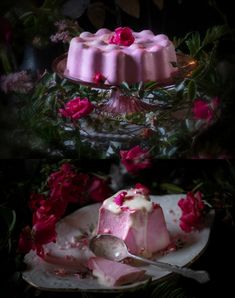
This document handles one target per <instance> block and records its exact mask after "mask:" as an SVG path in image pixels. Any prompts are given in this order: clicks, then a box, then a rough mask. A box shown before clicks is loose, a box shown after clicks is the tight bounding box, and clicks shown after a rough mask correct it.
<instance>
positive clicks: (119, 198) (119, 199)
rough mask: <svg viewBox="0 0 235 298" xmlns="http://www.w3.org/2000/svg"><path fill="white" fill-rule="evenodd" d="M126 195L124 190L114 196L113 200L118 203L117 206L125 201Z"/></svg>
mask: <svg viewBox="0 0 235 298" xmlns="http://www.w3.org/2000/svg"><path fill="white" fill-rule="evenodd" d="M126 195H127V192H126V191H122V192H121V193H120V194H118V195H117V196H116V197H115V198H114V200H113V201H114V202H115V203H116V204H117V205H118V206H122V205H123V202H124V201H125V196H126Z"/></svg>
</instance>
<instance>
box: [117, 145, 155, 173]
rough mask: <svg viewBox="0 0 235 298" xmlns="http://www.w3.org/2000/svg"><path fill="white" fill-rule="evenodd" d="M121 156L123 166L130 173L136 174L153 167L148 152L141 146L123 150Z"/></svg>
mask: <svg viewBox="0 0 235 298" xmlns="http://www.w3.org/2000/svg"><path fill="white" fill-rule="evenodd" d="M120 156H121V162H122V164H123V165H124V166H125V168H126V169H127V171H128V172H129V173H132V174H135V173H137V172H138V171H139V170H143V169H146V168H149V167H151V161H150V154H149V152H148V150H144V149H142V148H141V147H140V146H139V145H137V146H135V147H133V148H132V149H130V150H121V151H120Z"/></svg>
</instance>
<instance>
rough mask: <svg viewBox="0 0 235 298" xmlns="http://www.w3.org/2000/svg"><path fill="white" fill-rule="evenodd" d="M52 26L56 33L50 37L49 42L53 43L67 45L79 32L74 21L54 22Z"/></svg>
mask: <svg viewBox="0 0 235 298" xmlns="http://www.w3.org/2000/svg"><path fill="white" fill-rule="evenodd" d="M54 25H55V27H57V30H58V31H57V32H56V33H55V34H54V35H51V36H50V40H51V41H52V42H55V43H58V42H62V43H69V42H70V40H71V38H72V37H73V35H77V34H78V33H79V32H80V27H79V25H78V23H77V22H76V21H72V20H61V21H58V22H55V24H54Z"/></svg>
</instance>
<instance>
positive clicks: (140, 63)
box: [65, 27, 177, 85]
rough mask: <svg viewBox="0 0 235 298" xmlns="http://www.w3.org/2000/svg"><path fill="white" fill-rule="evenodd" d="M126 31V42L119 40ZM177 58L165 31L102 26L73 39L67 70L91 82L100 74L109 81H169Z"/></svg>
mask: <svg viewBox="0 0 235 298" xmlns="http://www.w3.org/2000/svg"><path fill="white" fill-rule="evenodd" d="M120 30H121V31H122V32H121V33H120V32H119V31H120ZM126 31H128V36H127V38H128V40H127V42H125V40H124V41H122V40H121V42H119V39H120V36H121V38H123V37H125V34H126ZM115 34H116V36H117V37H116V36H115ZM121 34H122V35H121ZM126 35H127V34H126ZM129 41H130V42H129ZM176 62H177V57H176V53H175V48H174V45H173V43H172V42H171V41H170V40H169V39H168V37H167V36H166V35H164V34H158V35H154V33H153V32H152V31H150V30H143V31H141V32H133V31H132V30H131V29H129V28H127V27H124V28H118V29H116V30H115V32H112V31H110V30H108V29H105V28H103V29H100V30H98V31H97V32H96V33H94V34H92V33H90V32H82V33H81V34H80V36H79V37H74V38H73V39H72V40H71V42H70V45H69V51H68V58H67V65H66V70H65V74H66V75H67V76H69V77H72V78H75V79H79V80H81V81H85V82H90V83H94V82H95V81H94V78H95V76H97V75H98V76H101V77H102V78H104V80H103V82H105V83H106V84H109V85H119V84H121V83H122V82H123V81H125V82H127V83H129V84H133V83H137V82H141V81H142V82H147V81H156V82H158V83H168V82H171V79H172V75H173V74H174V73H175V72H176V71H177V68H176V67H174V66H173V65H175V64H176Z"/></svg>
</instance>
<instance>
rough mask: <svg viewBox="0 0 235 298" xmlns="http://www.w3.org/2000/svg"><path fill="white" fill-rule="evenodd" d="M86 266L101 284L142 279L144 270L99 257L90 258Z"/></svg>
mask: <svg viewBox="0 0 235 298" xmlns="http://www.w3.org/2000/svg"><path fill="white" fill-rule="evenodd" d="M88 267H89V269H90V270H92V275H93V276H95V277H97V278H98V282H99V283H100V284H102V285H105V286H109V287H113V286H121V285H125V284H129V283H133V282H137V281H139V280H142V279H143V277H144V273H145V270H141V269H138V268H136V267H132V266H130V265H126V264H122V263H117V262H114V261H110V260H106V259H104V258H100V257H94V258H90V260H89V261H88Z"/></svg>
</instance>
